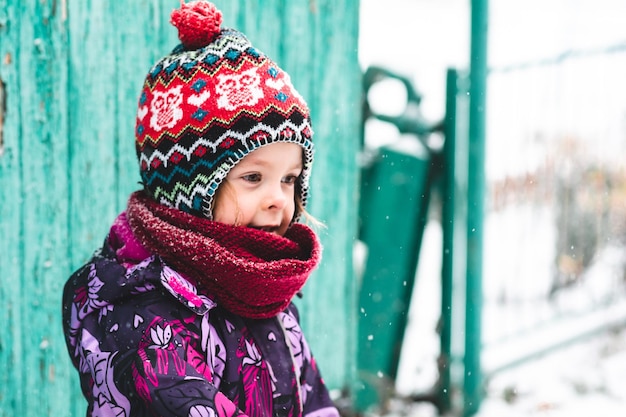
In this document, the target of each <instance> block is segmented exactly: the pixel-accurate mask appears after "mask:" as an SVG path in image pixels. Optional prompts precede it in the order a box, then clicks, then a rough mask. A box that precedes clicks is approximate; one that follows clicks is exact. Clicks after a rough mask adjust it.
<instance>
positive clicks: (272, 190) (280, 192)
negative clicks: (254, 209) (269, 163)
mask: <svg viewBox="0 0 626 417" xmlns="http://www.w3.org/2000/svg"><path fill="white" fill-rule="evenodd" d="M268 188H269V189H268V192H267V195H266V199H265V205H266V206H267V208H271V209H282V208H283V207H285V203H286V202H287V192H286V191H285V190H284V189H283V183H282V182H281V183H278V184H272V185H271V186H270V187H268Z"/></svg>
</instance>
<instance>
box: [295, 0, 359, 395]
mask: <svg viewBox="0 0 626 417" xmlns="http://www.w3.org/2000/svg"><path fill="white" fill-rule="evenodd" d="M307 3H308V4H307V7H306V8H302V7H300V8H299V10H298V9H294V10H292V11H291V13H292V14H291V15H289V16H285V17H284V18H283V21H284V22H291V25H290V29H289V31H288V33H289V36H288V37H287V38H288V39H291V38H292V37H294V39H295V40H296V42H294V44H293V45H291V47H290V48H287V47H285V54H289V56H288V57H286V62H287V65H290V66H293V69H290V73H291V74H293V75H292V77H293V78H294V82H298V83H299V84H298V85H300V84H302V85H303V87H302V94H303V95H304V96H305V97H307V99H308V101H309V105H310V107H311V112H312V118H313V126H314V130H315V134H316V136H315V142H316V156H315V167H314V171H313V172H314V174H313V176H312V186H311V195H312V199H311V205H310V211H311V213H312V214H313V215H314V216H315V217H317V218H319V219H321V220H322V221H323V222H324V223H325V224H326V225H327V229H325V230H321V231H320V232H321V239H322V244H323V245H324V258H323V261H322V264H321V266H320V268H319V270H318V271H317V273H316V274H315V275H314V277H313V278H312V279H311V281H310V282H309V284H307V287H306V288H305V293H306V294H307V296H306V297H305V298H304V299H303V300H302V301H303V304H304V307H303V310H306V311H308V314H306V315H304V316H303V327H304V328H305V330H306V332H307V335H309V336H308V337H309V339H311V344H312V348H313V349H315V352H316V355H317V356H318V360H319V361H320V366H322V369H323V372H324V375H325V378H326V380H327V381H328V383H329V384H330V385H331V386H333V387H343V386H346V385H347V386H349V385H350V383H351V382H352V381H354V380H355V379H356V378H355V375H356V371H355V368H356V361H355V348H356V346H355V344H354V343H355V335H356V320H355V317H356V316H355V315H356V311H357V308H356V299H355V294H356V291H355V288H356V282H355V281H354V279H353V276H354V275H353V271H352V245H353V243H354V239H355V236H356V228H357V214H356V213H357V207H358V203H357V191H356V190H357V172H358V169H357V166H356V162H357V161H356V156H357V152H358V149H359V146H360V145H359V141H360V133H359V132H360V127H359V126H360V114H361V113H360V112H361V110H360V99H359V98H360V88H361V87H360V86H361V84H360V69H359V66H358V61H357V49H356V39H357V31H358V1H356V0H352V1H346V2H334V1H330V0H325V1H315V2H307ZM305 12H306V13H308V17H304V16H301V14H302V13H305ZM305 21H308V22H310V24H311V26H312V28H311V29H310V30H311V32H310V33H309V34H302V35H301V36H302V38H305V37H311V40H310V41H309V44H308V46H306V47H303V45H302V44H303V42H302V41H298V39H300V37H299V36H297V35H298V34H299V33H300V31H301V30H302V26H303V22H305ZM290 68H291V67H290Z"/></svg>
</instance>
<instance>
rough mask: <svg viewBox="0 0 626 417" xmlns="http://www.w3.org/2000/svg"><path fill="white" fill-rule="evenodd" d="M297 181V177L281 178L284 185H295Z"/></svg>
mask: <svg viewBox="0 0 626 417" xmlns="http://www.w3.org/2000/svg"><path fill="white" fill-rule="evenodd" d="M297 179H298V176H297V175H287V176H286V177H285V178H283V182H284V183H285V184H295V183H296V180H297Z"/></svg>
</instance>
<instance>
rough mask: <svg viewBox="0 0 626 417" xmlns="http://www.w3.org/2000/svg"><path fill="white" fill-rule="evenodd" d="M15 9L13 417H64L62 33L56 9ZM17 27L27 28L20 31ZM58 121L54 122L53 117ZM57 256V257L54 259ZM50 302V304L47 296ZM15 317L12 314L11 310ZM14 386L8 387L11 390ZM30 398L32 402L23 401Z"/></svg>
mask: <svg viewBox="0 0 626 417" xmlns="http://www.w3.org/2000/svg"><path fill="white" fill-rule="evenodd" d="M20 6H21V7H19V9H15V17H16V19H17V20H16V21H15V22H11V23H16V22H19V35H18V39H19V44H20V49H19V51H17V55H16V57H15V59H16V60H15V65H16V69H17V71H18V72H19V79H18V80H17V86H18V88H19V103H17V104H18V108H19V114H16V115H15V116H16V117H18V118H19V121H18V123H19V131H18V138H17V139H18V142H19V147H20V148H21V152H20V155H21V161H20V169H21V178H22V184H21V189H20V194H21V200H22V201H21V204H20V208H21V212H20V214H21V219H20V222H21V238H22V240H21V241H20V243H19V245H20V246H22V257H21V265H20V271H19V272H20V273H19V282H20V288H19V295H18V297H16V298H14V300H15V304H16V307H17V306H19V310H20V313H19V317H20V319H21V320H15V321H13V322H12V325H13V326H15V327H16V328H17V327H19V328H20V330H18V331H15V332H14V334H15V335H16V336H17V335H18V334H20V333H21V334H20V339H21V340H20V341H19V342H18V340H17V339H14V340H13V342H14V343H13V348H14V351H15V353H18V354H19V358H20V359H19V360H18V363H17V366H16V365H15V364H14V365H13V366H14V367H15V368H16V371H18V372H19V373H20V374H16V375H15V376H16V377H17V379H16V380H15V381H13V384H15V385H17V386H18V388H17V396H16V400H17V401H19V405H18V403H16V407H17V409H18V410H20V409H21V412H23V414H20V411H14V413H15V414H14V415H32V414H39V415H58V414H59V413H60V412H61V411H63V410H65V409H66V401H64V399H67V398H68V397H67V392H68V390H67V389H64V387H66V386H67V380H66V379H63V380H59V379H57V377H56V370H57V368H56V367H57V365H58V364H59V362H60V359H61V358H65V357H67V353H66V349H65V345H64V343H63V340H62V338H60V337H59V335H60V334H61V323H60V321H59V319H58V317H59V297H58V294H60V290H61V286H60V280H59V276H60V275H62V274H63V273H64V272H65V271H66V270H67V256H66V254H67V248H66V247H65V242H66V237H67V199H66V195H67V193H68V181H67V175H66V173H67V164H66V161H67V120H66V119H65V118H64V117H63V113H59V111H58V109H64V108H66V107H67V101H66V91H67V88H66V86H67V78H66V74H67V67H66V56H67V50H66V44H67V42H66V39H65V36H66V31H65V29H64V24H65V21H64V19H63V17H62V16H60V15H61V14H62V11H60V10H59V9H57V8H56V5H54V4H52V3H45V2H31V3H28V4H22V5H20ZM24 22H28V23H27V24H25V23H24ZM59 115H60V116H61V117H59ZM59 255H60V256H59ZM55 295H56V296H55ZM15 310H17V308H16V309H15ZM15 385H14V387H15ZM32 398H37V401H36V402H35V401H30V399H32Z"/></svg>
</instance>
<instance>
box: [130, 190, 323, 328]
mask: <svg viewBox="0 0 626 417" xmlns="http://www.w3.org/2000/svg"><path fill="white" fill-rule="evenodd" d="M126 214H127V217H128V223H129V224H130V227H131V229H132V231H133V234H134V235H135V236H136V237H137V239H138V240H139V241H140V242H141V244H142V245H144V246H145V247H146V248H147V249H149V250H150V251H151V252H153V253H154V254H156V255H159V256H160V257H161V258H162V259H163V260H164V261H165V262H166V263H167V264H168V265H170V266H172V267H173V268H174V269H175V270H177V271H179V272H181V273H182V274H184V275H185V276H186V277H187V278H188V279H190V281H192V282H193V283H194V284H195V285H197V286H198V287H199V288H202V289H205V290H206V291H207V292H208V293H210V294H212V295H215V297H216V299H217V301H218V302H219V303H220V304H222V305H223V306H224V307H225V308H227V309H228V310H230V311H231V312H233V313H236V314H239V315H241V316H244V317H250V318H268V317H273V316H275V315H276V314H278V313H279V312H281V311H283V310H284V309H285V308H286V307H287V306H288V305H289V303H290V302H291V300H292V298H293V297H294V295H296V293H297V292H298V291H300V289H301V288H302V287H303V286H304V283H305V282H306V280H307V278H308V277H309V275H310V273H311V271H313V269H314V268H315V267H316V266H317V264H318V262H319V260H320V256H321V247H320V244H319V242H318V240H317V237H316V236H315V233H314V232H313V231H312V230H311V229H310V228H309V227H307V226H305V225H303V224H299V223H294V224H293V225H291V227H290V228H289V230H288V231H287V233H286V234H285V236H277V235H274V234H271V233H267V232H264V231H262V230H256V229H252V228H248V227H237V226H230V225H226V224H223V223H218V222H214V221H210V220H207V219H202V218H200V217H197V216H193V215H190V214H187V213H184V212H182V211H180V210H176V209H172V208H169V207H166V206H164V205H161V204H158V203H156V202H155V201H154V200H152V199H150V198H149V197H147V196H146V195H145V194H144V193H143V192H136V193H133V194H132V195H131V197H130V200H129V202H128V208H127V210H126Z"/></svg>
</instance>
